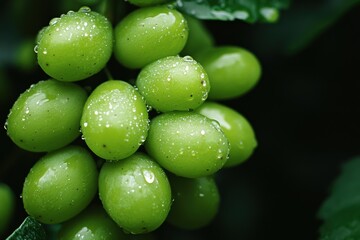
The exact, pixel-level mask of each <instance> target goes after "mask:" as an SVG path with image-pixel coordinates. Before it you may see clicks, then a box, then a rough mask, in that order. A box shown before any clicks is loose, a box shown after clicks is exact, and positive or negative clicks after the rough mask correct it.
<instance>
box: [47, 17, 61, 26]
mask: <svg viewBox="0 0 360 240" xmlns="http://www.w3.org/2000/svg"><path fill="white" fill-rule="evenodd" d="M59 20H60V18H57V17H56V18H53V19H51V20H50V22H49V25H50V26H51V25H54V24H56V23H57V22H58V21H59Z"/></svg>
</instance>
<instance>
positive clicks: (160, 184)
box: [99, 152, 171, 234]
mask: <svg viewBox="0 0 360 240" xmlns="http://www.w3.org/2000/svg"><path fill="white" fill-rule="evenodd" d="M99 196H100V199H101V202H102V204H103V206H104V208H105V210H106V211H107V213H108V214H109V215H110V217H111V218H112V219H113V220H114V221H115V222H116V223H117V224H118V225H119V226H120V227H121V228H123V229H124V230H125V231H127V232H130V233H132V234H140V233H146V232H151V231H153V230H155V229H157V228H158V227H159V226H160V225H161V224H162V223H163V222H164V221H165V219H166V217H167V215H168V213H169V210H170V205H171V189H170V184H169V181H168V179H167V176H166V175H165V172H164V171H163V169H162V168H161V167H160V166H159V165H158V164H157V163H156V162H155V161H153V160H152V159H151V158H150V157H149V156H147V155H145V154H143V153H140V152H138V153H135V154H133V155H132V156H130V157H129V158H126V159H124V160H122V161H118V162H106V163H105V164H104V165H103V167H102V168H101V170H100V176H99Z"/></svg>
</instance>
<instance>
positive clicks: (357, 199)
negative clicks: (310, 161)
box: [318, 156, 360, 240]
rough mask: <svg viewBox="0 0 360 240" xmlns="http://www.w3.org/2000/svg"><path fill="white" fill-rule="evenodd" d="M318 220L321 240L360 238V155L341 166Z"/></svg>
mask: <svg viewBox="0 0 360 240" xmlns="http://www.w3.org/2000/svg"><path fill="white" fill-rule="evenodd" d="M318 217H319V218H320V219H321V220H323V225H322V226H321V228H320V234H321V239H322V240H345V239H359V238H360V156H359V157H356V158H353V159H351V160H350V161H348V162H346V164H344V165H343V166H342V170H341V173H340V175H339V176H338V177H337V178H336V179H335V181H334V182H333V184H332V186H331V189H330V194H329V196H328V198H327V199H325V200H324V202H323V204H322V205H321V207H320V209H319V212H318Z"/></svg>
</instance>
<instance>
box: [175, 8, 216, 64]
mask: <svg viewBox="0 0 360 240" xmlns="http://www.w3.org/2000/svg"><path fill="white" fill-rule="evenodd" d="M184 17H185V19H186V22H187V23H188V27H189V36H188V39H187V41H186V44H185V47H184V48H183V50H182V51H181V53H180V54H181V55H182V56H186V55H189V56H192V57H194V58H195V59H196V56H197V54H199V52H202V51H206V49H208V48H211V47H213V46H214V45H215V40H214V37H213V35H212V33H211V32H210V31H209V30H208V29H207V28H206V25H205V24H204V22H203V21H202V20H200V19H197V18H195V17H193V16H189V15H184Z"/></svg>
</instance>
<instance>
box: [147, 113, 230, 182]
mask: <svg viewBox="0 0 360 240" xmlns="http://www.w3.org/2000/svg"><path fill="white" fill-rule="evenodd" d="M145 147H146V150H147V152H148V153H149V155H150V156H152V157H153V158H154V159H155V160H156V161H157V162H158V163H159V164H160V165H161V166H162V167H164V168H165V169H167V170H168V171H170V172H172V173H174V174H176V175H178V176H182V177H189V178H196V177H203V176H208V175H211V174H213V173H215V172H217V171H218V170H220V169H221V168H222V167H223V166H224V164H225V162H226V160H227V157H228V154H229V147H230V146H229V143H228V140H227V138H226V137H225V135H224V133H223V132H222V130H221V129H220V126H219V124H218V123H217V122H216V121H215V120H211V119H209V118H207V117H205V116H203V115H201V114H198V113H195V112H169V113H162V114H160V115H158V116H156V117H155V118H153V119H152V121H151V123H150V130H149V135H148V138H147V140H146V142H145Z"/></svg>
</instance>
